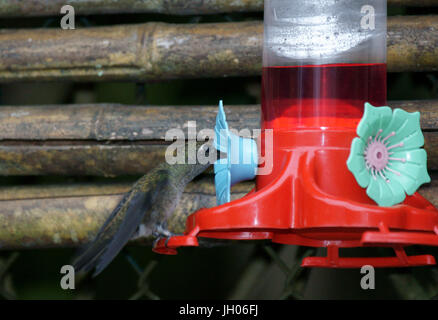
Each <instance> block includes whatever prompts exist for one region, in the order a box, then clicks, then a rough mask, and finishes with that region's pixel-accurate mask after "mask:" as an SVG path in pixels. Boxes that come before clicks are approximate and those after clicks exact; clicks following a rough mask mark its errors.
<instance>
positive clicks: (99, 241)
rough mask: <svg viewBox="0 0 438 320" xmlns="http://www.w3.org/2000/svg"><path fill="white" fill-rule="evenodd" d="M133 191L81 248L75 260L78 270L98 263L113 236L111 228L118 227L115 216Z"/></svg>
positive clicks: (128, 193) (83, 269)
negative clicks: (115, 223) (92, 237)
mask: <svg viewBox="0 0 438 320" xmlns="http://www.w3.org/2000/svg"><path fill="white" fill-rule="evenodd" d="M131 191H132V190H130V191H129V192H127V193H126V194H125V195H124V196H123V198H122V200H121V201H120V202H119V203H118V204H117V206H116V207H115V208H114V210H113V211H112V212H111V214H110V215H109V217H108V218H107V219H106V220H105V223H104V224H103V225H102V226H101V227H100V229H99V231H98V232H97V235H96V236H95V237H94V239H93V240H92V241H91V242H90V243H89V244H87V245H85V246H84V247H82V248H81V249H79V251H78V253H77V254H76V257H75V259H74V262H73V267H74V269H75V271H76V272H80V271H84V272H88V271H90V270H91V269H93V267H94V266H95V264H96V260H97V259H98V258H99V257H100V256H101V255H102V253H103V250H104V249H105V247H106V245H107V244H108V242H110V240H111V239H110V238H109V237H110V236H111V229H114V228H115V227H116V226H114V225H113V224H114V220H115V219H114V218H115V217H116V216H117V214H118V213H119V212H120V210H121V209H122V208H123V206H124V205H125V203H126V202H127V201H128V199H129V198H130V195H131Z"/></svg>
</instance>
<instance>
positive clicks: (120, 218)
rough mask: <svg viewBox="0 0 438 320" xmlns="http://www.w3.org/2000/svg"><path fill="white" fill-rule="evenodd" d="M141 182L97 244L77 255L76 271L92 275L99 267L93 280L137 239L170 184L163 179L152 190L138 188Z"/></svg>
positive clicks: (104, 228)
mask: <svg viewBox="0 0 438 320" xmlns="http://www.w3.org/2000/svg"><path fill="white" fill-rule="evenodd" d="M142 179H144V177H143V178H141V179H140V180H139V181H138V182H137V183H136V184H135V185H134V187H133V188H132V189H131V190H130V191H129V192H128V193H127V194H126V195H125V196H124V197H123V199H122V200H121V201H120V203H119V204H118V205H117V207H116V208H115V209H114V210H113V212H112V213H111V214H110V216H109V217H108V218H107V220H106V221H105V223H104V225H103V226H102V227H101V228H100V230H99V232H98V233H97V236H96V237H95V238H94V240H93V241H92V242H91V243H90V244H89V245H87V247H86V248H85V249H83V250H82V252H81V253H80V254H79V255H78V257H77V258H76V259H75V262H74V264H73V266H74V268H75V270H76V271H89V270H91V269H93V268H94V267H96V270H95V272H94V274H93V276H96V275H97V274H99V273H100V272H101V271H102V270H103V269H104V268H105V267H106V266H107V265H108V264H109V263H110V262H111V261H112V260H113V259H114V258H115V256H116V255H117V254H118V253H119V252H120V250H121V249H122V248H123V246H124V245H125V244H126V243H127V242H128V241H129V239H130V238H131V237H132V236H133V235H134V233H135V231H136V230H137V228H138V226H139V225H140V224H141V222H142V219H143V217H144V216H145V214H146V213H147V214H150V215H153V214H154V211H155V210H157V208H154V204H155V203H156V199H157V197H158V195H159V194H160V193H161V192H162V191H163V189H165V187H166V184H168V183H169V181H168V178H167V177H166V176H165V175H163V176H162V177H161V179H160V181H157V183H156V184H155V185H154V187H153V188H148V189H147V190H143V189H142V188H141V187H139V184H140V183H141V181H142Z"/></svg>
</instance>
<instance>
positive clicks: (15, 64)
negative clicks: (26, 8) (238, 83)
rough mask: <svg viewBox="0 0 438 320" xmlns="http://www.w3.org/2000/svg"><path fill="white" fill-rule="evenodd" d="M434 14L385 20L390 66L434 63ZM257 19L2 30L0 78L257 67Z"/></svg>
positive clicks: (437, 41) (255, 71) (418, 67)
mask: <svg viewBox="0 0 438 320" xmlns="http://www.w3.org/2000/svg"><path fill="white" fill-rule="evenodd" d="M436 30H438V16H433V15H430V16H401V17H390V18H389V19H388V70H389V71H393V72H399V71H427V70H428V71H430V70H437V69H438V32H436ZM262 38H263V24H262V22H260V21H250V22H236V23H206V24H166V23H146V24H140V25H119V26H111V27H94V28H84V29H76V30H62V29H58V28H56V29H19V30H14V29H6V30H2V31H0V48H1V50H0V82H11V81H37V80H38V81H43V80H75V81H99V80H102V81H103V80H135V81H147V80H164V79H175V78H203V77H224V76H249V75H259V74H260V73H261V61H262V58H261V57H262V42H263V40H262Z"/></svg>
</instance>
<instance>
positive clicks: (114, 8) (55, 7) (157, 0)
mask: <svg viewBox="0 0 438 320" xmlns="http://www.w3.org/2000/svg"><path fill="white" fill-rule="evenodd" d="M67 4H69V5H72V6H73V7H74V8H75V12H76V14H81V15H85V14H106V13H160V14H171V15H200V14H215V13H225V12H228V13H230V12H242V11H262V10H263V0H190V1H187V0H173V1H169V0H154V1H144V0H119V1H111V0H93V1H90V0H33V1H22V0H3V1H1V2H0V17H11V16H15V17H20V16H45V15H59V12H60V9H61V7H62V6H64V5H67ZM388 4H389V5H398V6H437V5H438V1H437V0H388Z"/></svg>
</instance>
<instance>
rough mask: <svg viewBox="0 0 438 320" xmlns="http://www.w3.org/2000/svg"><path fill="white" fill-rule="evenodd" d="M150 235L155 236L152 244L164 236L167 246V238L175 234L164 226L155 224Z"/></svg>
mask: <svg viewBox="0 0 438 320" xmlns="http://www.w3.org/2000/svg"><path fill="white" fill-rule="evenodd" d="M152 236H153V237H154V238H155V240H154V246H155V244H156V243H157V242H158V241H160V239H162V238H166V242H165V245H166V247H167V243H168V241H169V239H170V238H171V237H173V236H175V234H174V233H172V232H170V231H169V230H167V229H166V228H164V227H163V226H162V225H157V226H156V227H155V228H154V230H153V231H152Z"/></svg>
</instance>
